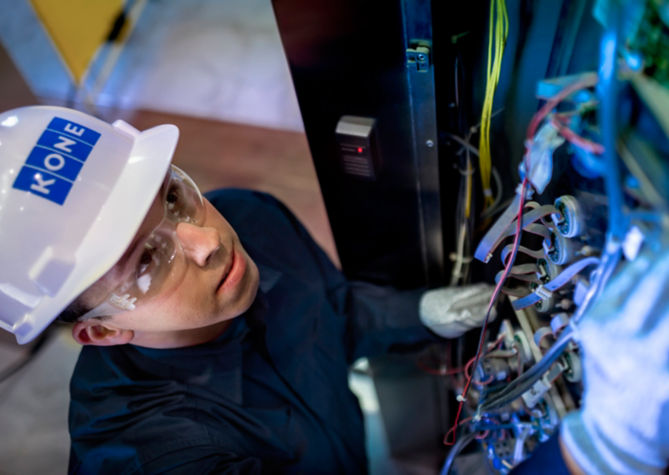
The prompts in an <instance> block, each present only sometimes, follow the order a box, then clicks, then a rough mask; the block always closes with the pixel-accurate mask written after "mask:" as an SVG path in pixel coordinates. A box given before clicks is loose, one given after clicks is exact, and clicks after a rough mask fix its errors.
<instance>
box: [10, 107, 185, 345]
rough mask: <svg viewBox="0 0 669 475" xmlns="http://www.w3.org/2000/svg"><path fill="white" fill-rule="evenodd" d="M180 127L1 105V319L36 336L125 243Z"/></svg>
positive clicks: (23, 335) (20, 337)
mask: <svg viewBox="0 0 669 475" xmlns="http://www.w3.org/2000/svg"><path fill="white" fill-rule="evenodd" d="M178 136H179V131H178V129H177V128H176V127H175V126H174V125H160V126H158V127H154V128H151V129H149V130H146V131H144V132H139V131H138V130H137V129H135V128H133V127H132V126H130V125H128V124H127V123H125V122H123V121H116V122H114V124H113V125H110V124H108V123H106V122H104V121H102V120H99V119H96V118H95V117H92V116H90V115H87V114H84V113H82V112H78V111H75V110H71V109H65V108H62V107H50V106H34V107H24V108H20V109H14V110H11V111H8V112H5V113H3V114H0V328H4V329H6V330H8V331H10V332H12V333H14V335H15V336H16V339H17V341H18V342H19V343H26V342H28V341H30V340H32V339H33V338H34V337H36V336H37V335H38V334H39V333H40V332H41V331H42V330H43V329H44V328H45V327H46V326H47V325H48V324H49V323H50V322H51V321H52V320H53V319H54V318H55V317H56V316H58V314H59V313H60V312H61V311H62V310H63V309H64V308H65V307H66V306H67V305H68V304H69V303H70V302H72V301H73V300H74V299H75V298H76V297H77V296H79V295H80V294H81V293H82V292H83V291H84V290H86V289H87V288H88V287H89V286H90V285H91V284H93V283H94V282H95V281H96V280H97V279H99V278H100V277H101V276H102V275H104V274H105V273H106V272H107V271H108V270H109V269H111V267H112V266H113V265H114V264H115V263H116V261H117V260H118V259H119V258H120V257H121V255H122V254H123V253H124V252H125V250H126V248H127V247H128V245H129V244H130V242H131V240H132V238H133V236H134V235H135V233H136V231H137V229H138V228H139V226H140V224H141V223H142V221H143V219H144V216H145V215H146V213H147V211H148V209H149V206H150V205H151V203H152V201H153V199H154V197H155V195H156V193H157V192H158V189H159V188H160V186H161V184H162V181H163V179H164V177H165V173H166V171H167V169H168V167H169V164H170V162H171V160H172V155H173V153H174V149H175V147H176V143H177V139H178Z"/></svg>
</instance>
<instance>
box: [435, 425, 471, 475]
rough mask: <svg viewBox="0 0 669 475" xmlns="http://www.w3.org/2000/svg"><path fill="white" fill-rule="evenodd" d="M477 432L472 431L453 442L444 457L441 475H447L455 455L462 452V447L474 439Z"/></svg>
mask: <svg viewBox="0 0 669 475" xmlns="http://www.w3.org/2000/svg"><path fill="white" fill-rule="evenodd" d="M477 434H478V432H472V433H471V434H467V435H466V436H464V437H460V438H459V439H458V441H457V442H456V443H455V444H453V447H451V450H450V451H449V452H448V457H447V458H446V462H444V467H443V468H442V469H441V475H448V474H449V473H450V471H451V466H452V465H453V462H454V461H455V457H457V456H458V454H459V453H460V452H462V451H463V450H464V448H465V447H467V446H468V445H469V443H470V442H472V441H473V440H474V438H475V437H476V435H477Z"/></svg>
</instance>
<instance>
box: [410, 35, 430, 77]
mask: <svg viewBox="0 0 669 475" xmlns="http://www.w3.org/2000/svg"><path fill="white" fill-rule="evenodd" d="M407 68H409V69H412V70H414V71H418V72H419V73H425V72H427V71H428V70H429V69H430V44H429V42H428V41H421V40H415V41H412V42H411V43H410V45H409V48H407Z"/></svg>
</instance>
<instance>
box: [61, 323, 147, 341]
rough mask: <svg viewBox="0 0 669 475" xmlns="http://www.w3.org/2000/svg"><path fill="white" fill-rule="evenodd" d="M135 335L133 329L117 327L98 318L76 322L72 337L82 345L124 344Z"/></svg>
mask: <svg viewBox="0 0 669 475" xmlns="http://www.w3.org/2000/svg"><path fill="white" fill-rule="evenodd" d="M134 336H135V332H133V331H132V330H125V329H122V328H116V327H115V326H113V325H109V324H107V323H106V322H105V321H104V320H100V319H97V318H89V319H87V320H83V321H80V322H75V324H74V326H73V327H72V337H73V338H74V339H75V341H76V342H77V343H79V344H81V345H95V346H113V345H124V344H126V343H128V342H130V340H132V339H133V337H134Z"/></svg>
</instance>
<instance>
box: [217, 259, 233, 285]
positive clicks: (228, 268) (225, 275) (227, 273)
mask: <svg viewBox="0 0 669 475" xmlns="http://www.w3.org/2000/svg"><path fill="white" fill-rule="evenodd" d="M234 265H235V251H234V250H231V251H230V259H229V262H228V265H227V266H226V268H225V270H224V271H223V275H222V276H221V280H220V281H219V282H218V285H217V286H216V292H218V291H220V290H221V288H222V287H223V284H225V281H226V280H227V278H228V277H229V276H230V272H231V271H232V268H233V267H234Z"/></svg>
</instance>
